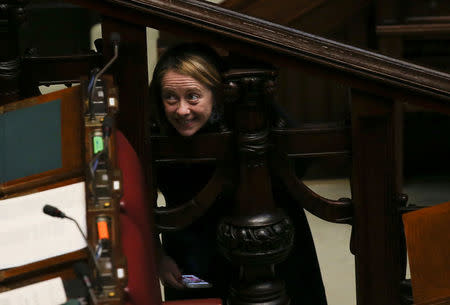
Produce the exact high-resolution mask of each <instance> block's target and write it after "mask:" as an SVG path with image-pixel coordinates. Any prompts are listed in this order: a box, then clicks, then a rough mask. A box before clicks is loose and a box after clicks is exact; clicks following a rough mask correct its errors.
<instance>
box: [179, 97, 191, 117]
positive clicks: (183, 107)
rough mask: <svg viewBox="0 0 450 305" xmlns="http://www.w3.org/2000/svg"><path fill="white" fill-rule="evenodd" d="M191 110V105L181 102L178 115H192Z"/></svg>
mask: <svg viewBox="0 0 450 305" xmlns="http://www.w3.org/2000/svg"><path fill="white" fill-rule="evenodd" d="M190 111H191V110H190V109H189V104H188V103H186V102H185V101H181V102H180V106H179V107H178V109H177V114H178V115H182V116H184V115H188V114H189V113H190Z"/></svg>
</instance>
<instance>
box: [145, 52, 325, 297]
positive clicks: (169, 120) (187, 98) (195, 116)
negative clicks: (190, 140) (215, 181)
mask: <svg viewBox="0 0 450 305" xmlns="http://www.w3.org/2000/svg"><path fill="white" fill-rule="evenodd" d="M222 68H223V65H222V64H221V59H220V57H219V56H218V55H217V54H216V53H215V52H214V51H213V50H212V49H210V48H208V47H206V46H203V45H199V44H184V45H180V46H177V47H175V48H173V49H171V50H169V51H167V52H166V53H164V54H163V56H162V57H161V59H160V60H159V62H158V64H157V66H156V68H155V71H154V74H153V81H152V90H153V95H154V97H155V98H156V105H157V107H158V113H159V114H160V118H159V121H160V122H159V123H160V126H161V128H162V130H163V131H164V132H166V133H169V134H179V135H181V136H185V137H188V136H192V135H194V134H196V133H199V132H206V131H217V129H218V128H219V124H220V122H221V115H220V112H221V111H220V108H221V107H220V93H221V91H222V90H221V86H222V80H221V72H223V71H222ZM213 170H214V166H211V165H209V164H206V165H204V164H195V165H177V166H164V167H159V168H158V172H157V183H158V187H159V189H160V191H161V192H162V193H163V195H164V197H165V199H166V203H167V205H168V206H174V205H177V204H181V203H183V202H186V201H188V200H190V199H191V198H192V197H194V196H195V195H196V194H197V193H198V192H199V191H200V190H201V189H202V187H203V186H204V185H205V184H206V183H207V182H208V180H209V178H210V177H211V175H212V172H213ZM277 185H279V183H277V182H276V181H274V186H275V188H274V194H275V200H276V201H277V202H281V203H288V202H292V198H290V197H289V196H287V195H286V194H285V192H284V191H283V190H282V188H281V187H280V188H278V187H277ZM224 198H229V200H228V202H229V201H230V200H232V196H231V195H230V194H223V195H222V196H219V198H218V199H217V200H216V202H215V203H214V205H213V206H212V207H211V208H210V209H209V210H208V212H207V213H206V214H205V215H204V216H202V217H201V218H200V219H199V220H197V221H196V222H195V223H194V224H192V225H191V226H189V227H188V228H187V229H186V230H183V231H180V232H170V233H165V234H164V235H163V244H164V250H163V249H162V248H161V249H160V251H159V253H158V255H157V257H158V259H157V262H158V266H159V276H160V279H161V281H162V282H163V283H164V284H165V286H166V287H168V288H167V289H166V298H167V299H178V298H180V299H181V298H200V297H221V298H225V296H226V295H227V293H228V288H229V284H230V278H231V269H232V267H231V266H230V263H229V262H227V261H226V260H225V259H224V258H222V256H221V255H220V254H219V253H218V252H217V249H216V244H215V241H216V227H217V224H218V222H219V220H220V218H221V217H223V216H225V215H226V213H227V212H228V211H227V209H226V205H225V204H223V203H224V202H226V200H225V199H224ZM284 208H285V210H286V212H287V213H288V215H290V216H291V218H292V219H293V222H294V225H295V227H296V242H295V245H296V246H294V249H293V251H292V253H291V255H290V256H289V258H288V259H287V260H286V261H285V262H283V263H282V264H280V265H278V266H277V274H278V275H279V276H280V278H282V279H284V280H285V282H286V287H287V293H288V295H289V296H290V297H291V299H292V302H291V304H304V305H306V304H314V305H319V304H326V300H325V294H324V289H323V284H322V280H321V276H320V271H319V267H318V263H317V257H316V254H315V249H314V245H313V242H312V238H311V233H310V231H309V227H308V224H307V221H306V218H305V215H304V212H303V210H302V209H300V208H297V207H296V205H294V204H290V205H286V206H285V207H284ZM180 269H182V271H183V273H185V274H194V275H197V276H199V277H201V278H204V279H205V280H207V281H209V282H211V283H212V284H213V287H212V288H211V289H183V288H184V287H183V284H182V282H181V271H180ZM172 288H175V289H172ZM177 289H178V290H177Z"/></svg>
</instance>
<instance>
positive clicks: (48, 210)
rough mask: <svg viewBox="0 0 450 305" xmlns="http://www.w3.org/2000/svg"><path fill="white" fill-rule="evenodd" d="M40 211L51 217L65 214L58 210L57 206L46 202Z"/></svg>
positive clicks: (60, 216)
mask: <svg viewBox="0 0 450 305" xmlns="http://www.w3.org/2000/svg"><path fill="white" fill-rule="evenodd" d="M42 211H43V212H44V213H45V214H47V215H49V216H52V217H59V218H65V217H66V214H64V213H63V212H61V210H59V209H58V208H57V207H54V206H52V205H49V204H46V205H44V208H43V209H42Z"/></svg>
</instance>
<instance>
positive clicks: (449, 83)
mask: <svg viewBox="0 0 450 305" xmlns="http://www.w3.org/2000/svg"><path fill="white" fill-rule="evenodd" d="M71 2H74V3H77V4H79V5H82V6H85V7H89V8H94V9H96V10H98V11H100V12H101V13H103V14H105V15H109V16H112V17H116V18H118V19H122V20H126V21H128V22H131V23H135V24H141V25H146V26H150V27H155V28H158V29H163V30H168V29H169V30H172V31H174V26H175V25H178V26H177V27H176V28H177V29H176V30H175V31H177V32H179V33H180V32H181V33H183V34H186V35H189V32H191V31H192V30H194V31H201V32H202V33H203V34H206V35H207V34H210V36H211V35H212V36H214V35H220V37H221V40H222V41H225V43H227V44H228V45H229V47H230V49H236V48H237V49H239V50H240V51H243V50H242V48H239V47H237V46H236V42H237V43H238V44H239V43H244V44H250V45H253V46H257V47H258V51H262V52H264V51H266V52H269V53H270V54H271V55H274V54H278V55H281V56H282V57H289V58H294V59H296V60H301V61H307V62H310V63H313V64H316V65H319V66H321V67H324V68H331V69H332V70H334V71H336V70H337V71H338V72H342V73H345V74H348V73H350V74H351V75H353V76H357V77H358V78H360V79H361V78H362V79H366V80H369V81H375V82H377V83H380V82H381V83H384V84H389V85H394V86H395V87H401V88H406V89H408V90H412V91H414V92H416V93H418V92H420V93H422V94H425V95H428V96H433V97H437V98H439V99H443V100H450V75H449V74H447V73H443V72H438V71H435V70H432V69H427V68H424V67H421V66H418V65H414V64H411V63H408V62H405V61H401V60H397V59H393V58H390V57H387V56H384V55H380V54H377V53H374V52H370V51H366V50H363V49H359V48H356V47H352V46H348V45H345V44H342V43H338V42H335V41H331V40H328V39H325V38H321V37H318V36H314V35H311V34H307V33H304V32H301V31H299V30H295V29H292V28H288V27H285V26H281V25H277V24H274V23H271V22H268V21H264V20H261V19H258V18H253V17H250V16H247V15H243V14H240V13H237V12H234V11H230V10H228V9H225V8H222V7H219V6H217V5H214V4H211V3H206V2H204V1H199V0H171V1H166V0H71ZM162 21H164V22H162ZM191 34H192V33H191ZM241 47H242V46H241ZM243 52H245V51H243ZM252 52H253V53H254V49H253V50H252ZM272 58H273V57H272ZM273 59H274V60H275V59H276V58H273ZM341 77H342V76H341ZM347 77H348V75H347Z"/></svg>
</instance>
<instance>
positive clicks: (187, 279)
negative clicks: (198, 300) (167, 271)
mask: <svg viewBox="0 0 450 305" xmlns="http://www.w3.org/2000/svg"><path fill="white" fill-rule="evenodd" d="M182 277H183V284H184V285H185V286H186V287H187V288H210V287H211V286H212V285H211V283H208V282H206V281H204V280H202V279H201V278H198V277H196V276H195V275H192V274H184V275H183V276H182Z"/></svg>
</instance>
